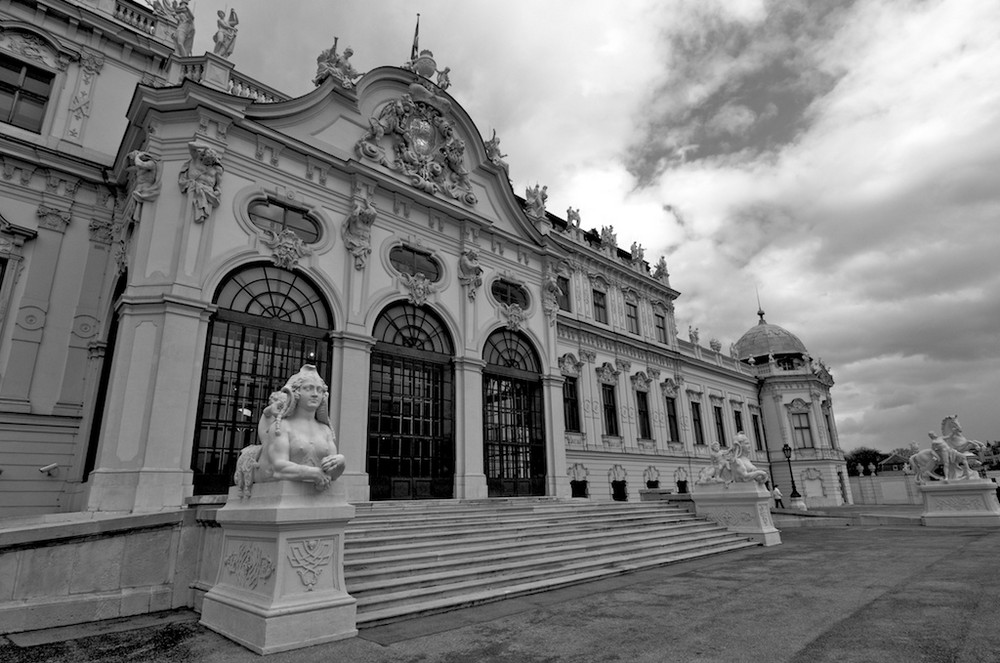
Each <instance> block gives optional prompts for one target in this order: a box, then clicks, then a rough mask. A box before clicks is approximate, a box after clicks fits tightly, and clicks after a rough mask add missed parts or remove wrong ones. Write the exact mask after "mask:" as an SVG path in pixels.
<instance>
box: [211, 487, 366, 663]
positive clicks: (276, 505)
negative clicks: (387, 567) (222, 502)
mask: <svg viewBox="0 0 1000 663" xmlns="http://www.w3.org/2000/svg"><path fill="white" fill-rule="evenodd" d="M353 517H354V506H352V505H350V504H348V503H347V500H346V493H345V487H344V486H343V485H342V484H340V482H339V481H334V482H333V483H332V484H331V485H330V487H329V488H328V489H327V490H326V491H324V492H317V491H316V489H315V488H314V486H313V484H311V483H303V482H298V481H274V482H268V483H258V484H254V486H253V494H252V496H251V497H250V498H249V499H244V500H241V499H240V497H239V494H238V492H237V489H236V488H232V489H231V490H230V492H229V501H228V502H227V503H226V506H225V507H223V508H222V509H220V510H219V512H218V515H217V520H218V522H219V524H221V525H222V528H223V542H222V561H221V564H220V566H219V576H218V580H217V581H216V583H215V586H214V587H212V589H211V590H210V591H209V592H208V593H207V594H206V595H205V599H204V603H203V605H202V613H201V623H202V624H203V625H204V626H206V627H208V628H210V629H212V630H213V631H216V632H217V633H220V634H222V635H224V636H226V637H227V638H229V639H231V640H234V641H236V642H238V643H240V644H241V645H243V646H244V647H246V648H248V649H250V650H252V651H255V652H257V653H258V654H271V653H274V652H280V651H287V650H289V649H297V648H300V647H309V646H311V645H317V644H320V643H324V642H332V641H334V640H342V639H344V638H350V637H353V636H355V635H357V633H358V631H357V626H356V600H355V599H354V598H352V597H351V596H350V595H349V594H348V593H347V590H346V588H345V586H344V529H345V527H346V526H347V523H348V521H350V520H351V518H353Z"/></svg>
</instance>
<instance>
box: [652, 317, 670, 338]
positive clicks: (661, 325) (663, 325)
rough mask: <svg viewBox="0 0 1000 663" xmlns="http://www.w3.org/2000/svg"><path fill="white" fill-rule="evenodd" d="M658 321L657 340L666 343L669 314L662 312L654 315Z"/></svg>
mask: <svg viewBox="0 0 1000 663" xmlns="http://www.w3.org/2000/svg"><path fill="white" fill-rule="evenodd" d="M653 319H654V320H655V321H656V342H657V343H663V344H666V342H667V316H665V315H662V314H660V313H656V314H655V315H653Z"/></svg>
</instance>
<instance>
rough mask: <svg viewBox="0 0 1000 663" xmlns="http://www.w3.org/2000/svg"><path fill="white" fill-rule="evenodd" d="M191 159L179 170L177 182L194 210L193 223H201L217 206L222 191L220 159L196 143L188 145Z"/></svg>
mask: <svg viewBox="0 0 1000 663" xmlns="http://www.w3.org/2000/svg"><path fill="white" fill-rule="evenodd" d="M188 151H189V152H190V153H191V159H190V160H188V162H187V163H186V164H184V167H183V168H182V169H181V172H180V175H179V176H178V177H177V182H178V184H180V186H181V191H182V192H183V193H186V194H187V196H188V201H189V204H190V205H191V206H192V207H193V208H194V222H195V223H202V222H204V221H205V219H207V218H208V217H209V216H210V215H211V214H212V210H214V209H215V208H216V207H218V206H219V201H220V199H221V196H222V191H221V189H220V188H219V187H220V184H221V182H222V170H223V168H222V158H221V157H220V156H219V153H218V152H216V151H215V150H214V149H212V148H211V147H209V146H208V145H205V144H203V143H199V142H197V141H195V142H191V143H188Z"/></svg>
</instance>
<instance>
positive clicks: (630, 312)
mask: <svg viewBox="0 0 1000 663" xmlns="http://www.w3.org/2000/svg"><path fill="white" fill-rule="evenodd" d="M625 320H626V321H627V322H628V331H629V333H630V334H638V333H639V307H638V306H636V305H635V304H633V303H632V302H625Z"/></svg>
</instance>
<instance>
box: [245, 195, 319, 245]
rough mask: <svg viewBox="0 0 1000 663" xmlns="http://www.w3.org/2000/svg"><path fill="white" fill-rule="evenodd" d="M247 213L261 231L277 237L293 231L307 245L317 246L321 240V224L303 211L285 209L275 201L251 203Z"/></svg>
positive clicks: (290, 208)
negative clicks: (266, 231)
mask: <svg viewBox="0 0 1000 663" xmlns="http://www.w3.org/2000/svg"><path fill="white" fill-rule="evenodd" d="M247 213H248V214H249V215H250V221H251V222H252V223H253V224H254V225H255V226H257V227H258V228H260V229H261V230H268V231H271V232H273V233H274V234H275V235H280V234H281V233H282V232H283V231H285V230H292V231H294V232H295V234H296V235H298V236H299V239H301V240H302V241H303V242H305V243H306V244H315V243H316V242H317V241H318V240H319V234H320V232H319V224H318V223H316V222H315V221H313V220H312V219H311V218H309V217H308V216H307V214H306V212H304V211H302V210H299V209H294V208H292V207H285V206H284V205H280V204H278V203H276V202H274V201H273V200H256V201H254V202H252V203H250V207H249V208H248V209H247Z"/></svg>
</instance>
